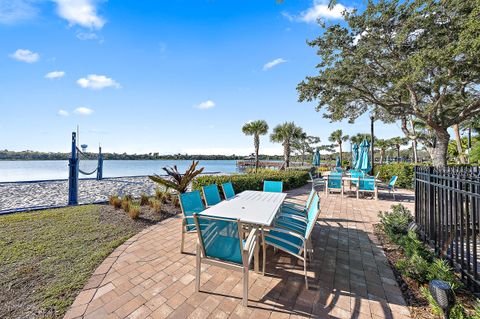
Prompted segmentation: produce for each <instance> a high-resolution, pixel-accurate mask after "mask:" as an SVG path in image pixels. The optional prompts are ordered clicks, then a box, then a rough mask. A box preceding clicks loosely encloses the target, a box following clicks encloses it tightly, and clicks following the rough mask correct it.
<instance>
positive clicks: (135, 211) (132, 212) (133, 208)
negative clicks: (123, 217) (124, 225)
mask: <svg viewBox="0 0 480 319" xmlns="http://www.w3.org/2000/svg"><path fill="white" fill-rule="evenodd" d="M127 213H128V215H129V216H130V218H131V219H137V218H138V217H139V216H140V206H139V205H130V208H129V210H128V212H127Z"/></svg>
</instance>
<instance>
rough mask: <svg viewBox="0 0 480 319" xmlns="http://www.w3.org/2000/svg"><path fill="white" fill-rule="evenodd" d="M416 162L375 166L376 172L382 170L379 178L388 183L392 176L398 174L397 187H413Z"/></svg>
mask: <svg viewBox="0 0 480 319" xmlns="http://www.w3.org/2000/svg"><path fill="white" fill-rule="evenodd" d="M414 170H415V164H410V163H391V164H383V165H376V166H375V174H377V172H380V175H379V176H378V178H379V179H381V180H382V181H384V182H385V183H388V181H390V178H392V176H394V175H397V176H398V179H397V182H396V183H395V186H396V187H399V188H407V189H413V185H414V179H415V172H414Z"/></svg>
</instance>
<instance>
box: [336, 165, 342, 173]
mask: <svg viewBox="0 0 480 319" xmlns="http://www.w3.org/2000/svg"><path fill="white" fill-rule="evenodd" d="M335 172H336V173H340V174H342V173H343V168H341V167H335Z"/></svg>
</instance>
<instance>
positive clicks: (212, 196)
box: [202, 184, 222, 206]
mask: <svg viewBox="0 0 480 319" xmlns="http://www.w3.org/2000/svg"><path fill="white" fill-rule="evenodd" d="M202 191H203V198H204V199H205V203H206V204H207V206H213V205H217V204H218V203H220V202H221V201H222V199H221V198H220V192H219V191H218V187H217V184H212V185H207V186H202Z"/></svg>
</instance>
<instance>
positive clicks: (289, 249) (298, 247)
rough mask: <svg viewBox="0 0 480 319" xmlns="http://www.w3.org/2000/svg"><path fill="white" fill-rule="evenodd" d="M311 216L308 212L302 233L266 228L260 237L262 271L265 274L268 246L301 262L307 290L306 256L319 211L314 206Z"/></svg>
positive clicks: (309, 250) (309, 248)
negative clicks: (261, 244)
mask: <svg viewBox="0 0 480 319" xmlns="http://www.w3.org/2000/svg"><path fill="white" fill-rule="evenodd" d="M311 214H312V215H313V216H310V211H309V218H308V221H307V223H306V227H305V230H304V231H301V232H296V231H291V230H288V229H285V228H280V227H273V228H267V229H266V230H265V231H264V233H263V235H262V237H263V256H264V257H263V267H264V268H263V271H264V272H265V262H266V258H265V256H266V245H270V246H273V247H274V248H277V249H280V250H282V251H284V252H286V253H288V254H290V255H292V256H295V257H297V258H298V259H300V260H302V261H303V270H304V275H305V287H306V289H308V274H307V254H308V253H309V252H311V245H310V244H309V243H310V237H311V235H312V231H313V228H314V226H315V224H316V221H317V219H318V215H319V214H320V209H317V208H316V207H315V205H312V208H311ZM310 257H311V256H310Z"/></svg>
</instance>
